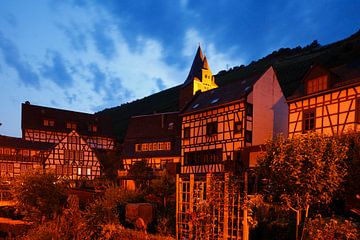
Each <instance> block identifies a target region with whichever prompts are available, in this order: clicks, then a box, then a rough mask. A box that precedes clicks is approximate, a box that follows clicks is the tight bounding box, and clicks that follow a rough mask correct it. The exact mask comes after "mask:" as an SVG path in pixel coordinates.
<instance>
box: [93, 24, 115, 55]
mask: <svg viewBox="0 0 360 240" xmlns="http://www.w3.org/2000/svg"><path fill="white" fill-rule="evenodd" d="M107 25H108V24H106V23H96V24H95V25H94V32H93V35H92V37H93V40H94V41H95V46H96V48H97V49H98V51H99V52H100V53H101V54H102V55H103V56H104V57H105V58H106V59H108V60H111V59H112V58H114V57H115V56H116V54H117V53H116V48H115V43H114V40H113V38H112V37H111V36H110V29H109V28H108V27H107Z"/></svg>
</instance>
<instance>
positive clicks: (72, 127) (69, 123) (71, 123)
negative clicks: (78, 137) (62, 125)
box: [66, 122, 77, 130]
mask: <svg viewBox="0 0 360 240" xmlns="http://www.w3.org/2000/svg"><path fill="white" fill-rule="evenodd" d="M76 127H77V125H76V123H74V122H67V123H66V128H67V129H73V130H75V129H76Z"/></svg>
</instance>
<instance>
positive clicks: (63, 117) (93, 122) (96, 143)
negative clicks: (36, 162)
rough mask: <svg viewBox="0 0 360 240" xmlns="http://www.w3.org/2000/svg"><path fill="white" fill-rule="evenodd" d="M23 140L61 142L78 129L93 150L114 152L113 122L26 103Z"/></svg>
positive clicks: (23, 118)
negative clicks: (112, 150)
mask: <svg viewBox="0 0 360 240" xmlns="http://www.w3.org/2000/svg"><path fill="white" fill-rule="evenodd" d="M21 129H22V137H23V139H25V140H29V141H34V142H49V143H59V142H60V141H62V140H63V139H64V138H65V137H66V136H67V135H68V134H69V133H70V132H71V131H72V130H75V131H76V132H77V133H78V134H79V135H80V136H81V137H82V138H83V139H84V140H85V141H86V142H87V143H88V144H89V146H90V147H91V148H96V149H110V150H111V149H113V148H114V145H115V137H114V135H113V131H112V124H111V119H109V118H107V117H106V116H98V115H96V114H89V113H82V112H74V111H69V110H64V109H57V108H49V107H43V106H36V105H33V104H30V103H29V102H26V103H23V104H22V119H21Z"/></svg>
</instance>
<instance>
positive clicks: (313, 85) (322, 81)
mask: <svg viewBox="0 0 360 240" xmlns="http://www.w3.org/2000/svg"><path fill="white" fill-rule="evenodd" d="M327 85H328V76H326V75H325V76H321V77H318V78H313V79H309V80H308V81H307V88H306V90H307V91H306V92H307V94H311V93H315V92H319V91H322V90H326V89H327Z"/></svg>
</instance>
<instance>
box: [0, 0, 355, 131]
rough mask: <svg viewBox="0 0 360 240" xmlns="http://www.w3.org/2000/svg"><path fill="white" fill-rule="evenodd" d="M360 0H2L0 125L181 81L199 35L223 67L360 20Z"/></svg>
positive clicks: (325, 39)
mask: <svg viewBox="0 0 360 240" xmlns="http://www.w3.org/2000/svg"><path fill="white" fill-rule="evenodd" d="M359 12H360V1H359V0H353V1H351V0H339V1H331V0H329V1H323V0H316V1H314V0H312V1H307V0H302V1H295V0H294V1H291V0H289V1H277V0H272V1H250V0H241V1H240V0H219V1H215V0H214V1H209V0H207V1H202V0H196V1H195V0H194V1H187V0H163V1H156V0H154V1H153V0H137V1H136V0H130V1H123V0H102V1H100V0H99V1H85V0H83V1H70V0H66V1H65V0H63V1H52V0H36V1H26V0H23V1H15V0H2V1H1V2H0V100H1V107H0V123H2V125H1V126H0V134H2V135H10V136H20V135H21V125H20V124H21V123H20V122H21V116H20V115H21V112H20V110H21V103H22V102H25V101H30V102H31V103H32V104H36V105H44V106H49V107H56V108H65V109H70V110H75V111H84V112H91V113H92V112H96V111H99V110H102V109H104V108H109V107H114V106H118V105H120V104H121V103H125V102H129V101H132V100H135V99H138V98H142V97H144V96H147V95H149V94H152V93H155V92H158V91H160V90H163V89H166V88H169V87H172V86H175V85H178V84H180V83H182V82H183V81H184V80H185V78H186V76H187V73H188V71H189V69H190V66H191V62H192V60H193V57H194V54H195V52H196V49H197V46H198V45H199V43H200V44H201V47H202V48H203V50H204V52H205V54H206V55H207V57H208V60H209V64H210V67H211V69H212V71H213V73H214V74H216V73H217V72H218V71H220V70H224V69H227V68H230V67H233V66H238V65H241V64H245V65H246V64H248V63H250V62H251V61H252V60H256V59H258V58H262V57H264V56H266V55H267V54H269V53H271V52H272V51H274V50H277V49H278V48H281V47H296V46H299V45H300V46H305V45H308V44H310V43H311V42H312V41H313V40H318V42H319V43H320V44H321V45H325V44H328V43H331V42H334V41H338V40H341V39H343V38H346V37H348V36H350V35H351V34H353V33H355V32H356V31H357V30H359V29H360V14H359Z"/></svg>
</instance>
